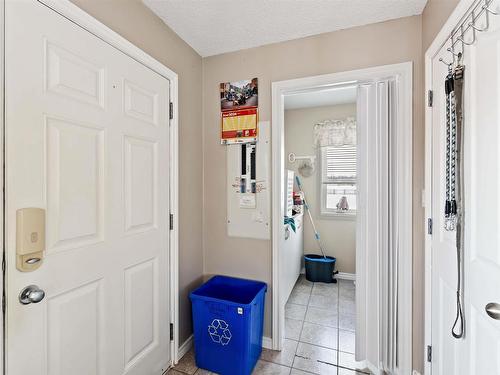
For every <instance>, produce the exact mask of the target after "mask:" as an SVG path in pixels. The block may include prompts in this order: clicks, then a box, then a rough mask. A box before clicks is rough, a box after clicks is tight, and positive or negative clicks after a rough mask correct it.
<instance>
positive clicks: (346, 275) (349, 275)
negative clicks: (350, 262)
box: [335, 272, 356, 281]
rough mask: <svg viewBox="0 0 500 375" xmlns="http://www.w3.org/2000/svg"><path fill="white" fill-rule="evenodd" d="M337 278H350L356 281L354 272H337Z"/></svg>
mask: <svg viewBox="0 0 500 375" xmlns="http://www.w3.org/2000/svg"><path fill="white" fill-rule="evenodd" d="M335 277H336V278H337V279H339V280H352V281H356V274H355V273H347V272H339V273H338V274H337V276H335Z"/></svg>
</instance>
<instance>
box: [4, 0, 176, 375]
mask: <svg viewBox="0 0 500 375" xmlns="http://www.w3.org/2000/svg"><path fill="white" fill-rule="evenodd" d="M5 6H6V46H5V48H6V50H5V56H6V63H5V69H6V106H5V108H6V123H5V126H6V176H7V178H6V244H7V246H6V249H7V251H6V252H7V285H8V301H7V306H8V310H7V326H6V331H7V332H6V334H7V345H6V349H7V350H6V353H7V358H6V362H7V363H6V368H7V371H8V373H9V374H28V373H29V374H51V375H52V374H68V373H71V374H82V375H88V374H118V373H120V374H144V373H158V374H160V373H161V371H162V370H163V369H166V367H167V365H168V364H169V363H170V340H169V337H168V323H169V318H168V317H169V316H170V312H169V303H170V302H169V299H170V296H169V290H170V289H169V284H170V279H169V272H168V271H169V252H168V248H169V231H168V227H169V225H168V214H169V172H168V169H169V163H170V161H169V155H170V152H169V151H170V150H169V148H170V142H169V126H168V122H169V120H168V103H169V99H170V83H169V81H168V80H167V79H165V78H164V77H162V76H160V75H159V74H157V73H155V72H153V71H152V70H150V69H148V68H146V67H145V66H144V65H142V64H140V63H138V62H137V61H135V60H133V59H132V58H130V57H128V56H127V55H125V54H124V53H122V52H120V51H119V50H117V49H115V48H113V47H111V46H110V45H109V44H107V43H106V42H104V41H102V40H101V39H99V38H97V37H95V36H94V35H92V34H91V33H89V32H87V31H85V30H84V29H82V28H80V27H79V26H77V25H76V24H74V23H72V22H71V21H69V20H67V19H65V18H64V17H62V16H61V15H59V14H57V13H56V12H54V11H52V10H50V9H49V8H47V7H46V6H44V5H42V4H40V3H39V2H6V4H5ZM20 20H22V22H20ZM26 25H30V27H26ZM23 207H41V208H45V209H46V222H47V245H46V252H45V259H44V263H43V265H42V266H41V267H40V269H38V270H37V271H34V272H30V273H21V272H19V271H18V270H17V269H16V267H15V256H14V255H15V233H16V232H15V231H16V228H15V215H16V210H17V209H19V208H23ZM29 284H37V285H38V286H39V287H40V288H42V289H44V290H45V292H46V297H45V299H44V300H43V301H42V302H40V303H39V304H31V305H27V306H23V305H21V304H20V303H19V302H18V299H17V298H18V293H19V291H20V290H21V289H22V288H24V287H25V286H27V285H29Z"/></svg>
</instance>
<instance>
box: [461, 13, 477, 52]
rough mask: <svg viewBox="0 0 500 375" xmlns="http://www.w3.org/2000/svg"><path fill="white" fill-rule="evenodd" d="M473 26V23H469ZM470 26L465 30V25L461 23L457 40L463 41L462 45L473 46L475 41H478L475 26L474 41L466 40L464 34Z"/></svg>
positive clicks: (473, 30) (473, 31)
mask: <svg viewBox="0 0 500 375" xmlns="http://www.w3.org/2000/svg"><path fill="white" fill-rule="evenodd" d="M472 21H474V12H472ZM470 26H471V24H470V23H469V27H470ZM469 27H467V28H466V29H465V30H464V25H463V24H462V25H460V36H459V37H458V38H457V40H459V41H461V42H462V46H463V45H464V44H465V45H467V46H471V45H473V44H474V42H475V41H476V30H475V29H474V28H473V29H472V41H471V42H466V41H465V40H464V34H465V33H466V32H467V30H468V29H469Z"/></svg>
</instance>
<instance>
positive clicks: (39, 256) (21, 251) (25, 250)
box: [16, 208, 45, 272]
mask: <svg viewBox="0 0 500 375" xmlns="http://www.w3.org/2000/svg"><path fill="white" fill-rule="evenodd" d="M44 251H45V210H44V209H42V208H21V209H19V210H17V213H16V267H17V269H18V270H19V271H21V272H30V271H34V270H36V269H37V268H38V267H40V266H41V265H42V261H43V253H44Z"/></svg>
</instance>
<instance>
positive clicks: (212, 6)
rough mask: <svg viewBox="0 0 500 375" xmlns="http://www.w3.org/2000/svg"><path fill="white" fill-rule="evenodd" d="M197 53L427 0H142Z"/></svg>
mask: <svg viewBox="0 0 500 375" xmlns="http://www.w3.org/2000/svg"><path fill="white" fill-rule="evenodd" d="M143 2H144V3H145V4H146V5H147V6H148V7H149V8H150V9H151V10H152V11H153V12H155V13H156V14H157V15H158V16H159V17H160V18H161V19H162V20H163V21H164V22H165V23H166V24H167V25H168V26H170V28H172V29H173V30H174V31H175V32H176V33H177V34H178V35H179V36H180V37H181V38H182V39H184V40H185V41H186V42H187V43H188V44H189V45H190V46H191V47H193V48H194V49H195V50H196V51H197V52H198V53H199V54H200V55H201V56H211V55H217V54H221V53H225V52H231V51H237V50H240V49H245V48H251V47H257V46H261V45H265V44H270V43H276V42H281V41H285V40H292V39H297V38H302V37H305V36H310V35H316V34H321V33H326V32H330V31H334V30H339V29H345V28H349V27H353V26H360V25H366V24H370V23H375V22H381V21H386V20H389V19H395V18H400V17H406V16H412V15H416V14H420V13H422V10H423V8H424V6H425V3H426V2H427V0H143Z"/></svg>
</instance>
